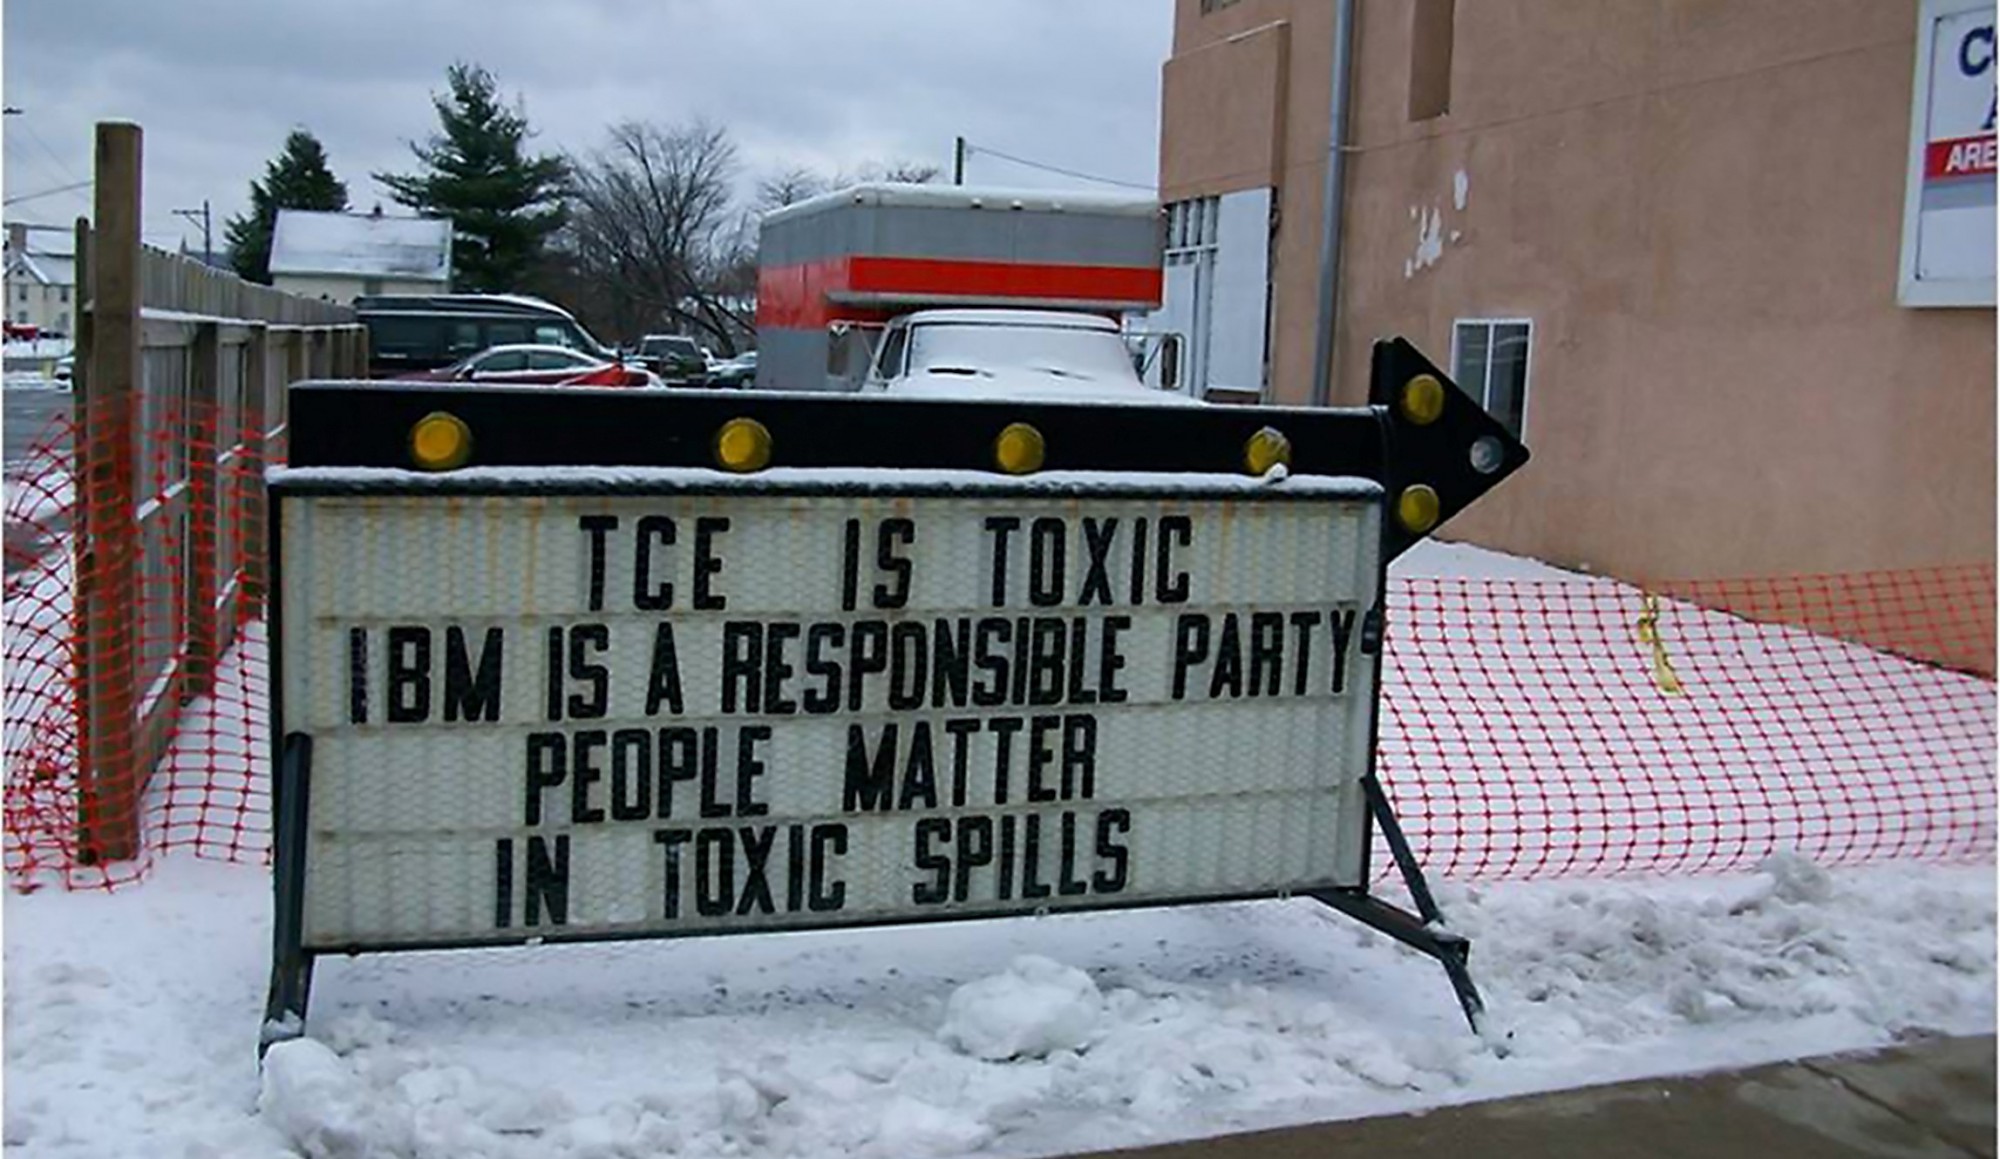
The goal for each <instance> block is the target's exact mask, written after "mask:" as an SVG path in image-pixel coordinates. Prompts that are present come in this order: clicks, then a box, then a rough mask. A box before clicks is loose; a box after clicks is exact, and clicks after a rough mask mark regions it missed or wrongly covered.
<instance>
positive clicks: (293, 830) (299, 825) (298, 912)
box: [257, 732, 313, 1059]
mask: <svg viewBox="0 0 2000 1159" xmlns="http://www.w3.org/2000/svg"><path fill="white" fill-rule="evenodd" d="M311 775H312V738H311V737H309V736H307V735H306V734H305V733H302V732H295V733H291V734H288V735H287V736H286V737H285V741H284V748H283V751H282V752H281V753H280V754H279V758H278V777H277V784H276V785H275V786H273V793H272V809H271V812H272V814H273V815H274V817H275V820H276V822H277V824H276V825H275V830H276V831H275V833H274V834H273V835H272V840H273V844H274V845H275V846H276V847H277V848H276V849H275V850H274V855H275V856H274V859H275V861H276V863H277V864H278V865H302V864H304V859H305V849H304V848H303V846H304V844H305V839H306V788H307V784H308V782H309V781H310V779H311ZM272 881H273V883H274V886H275V889H274V896H273V899H272V901H273V904H272V908H271V941H272V954H271V991H270V996H269V997H268V998H267V999H266V1000H265V1002H264V1028H263V1031H262V1032H261V1033H260V1034H259V1035H258V1036H257V1057H258V1058H259V1059H262V1058H263V1057H264V1052H265V1051H267V1050H269V1049H270V1048H271V1046H272V1045H273V1044H274V1043H279V1042H284V1041H287V1040H289V1039H293V1038H299V1037H302V1036H303V1035H304V1034H305V1032H306V1003H307V1001H308V1000H309V999H310V998H311V996H312V973H313V955H312V953H311V952H310V951H308V950H306V949H305V948H304V946H303V945H301V942H302V940H303V938H304V934H305V894H304V892H303V891H304V888H305V882H304V881H303V879H302V878H301V876H300V875H298V874H292V873H280V872H274V873H273V874H272Z"/></svg>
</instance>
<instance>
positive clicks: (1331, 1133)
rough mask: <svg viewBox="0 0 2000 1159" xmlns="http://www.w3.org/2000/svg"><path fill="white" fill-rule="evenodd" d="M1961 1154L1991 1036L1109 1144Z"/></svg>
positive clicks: (1241, 1157) (1291, 1150)
mask: <svg viewBox="0 0 2000 1159" xmlns="http://www.w3.org/2000/svg"><path fill="white" fill-rule="evenodd" d="M1426 1153H1429V1154H1436V1155H1448V1156H1451V1159H1501V1157H1507V1159H1516V1157H1520V1156H1535V1157H1537V1159H1598V1157H1600V1156H1607V1155H1616V1156H1619V1159H1667V1157H1669V1156H1672V1157H1675V1159H1679V1157H1681V1156H1692V1155H1699V1156H1716V1157H1722V1156H1737V1155H1744V1156H1754V1157H1755V1159H1849V1157H1856V1159H1858V1157H1861V1156H1867V1157H1869V1159H1905V1157H1907V1159H1931V1157H1933V1156H1936V1157H1937V1159H1965V1157H1966V1156H1983V1157H1986V1159H1991V1157H1992V1156H1993V1154H1994V1039H1993V1038H1992V1037H1991V1036H1987V1037H1983V1038H1952V1039H1938V1040H1934V1041H1931V1042H1925V1043H1922V1044H1918V1045H1914V1046H1908V1047H1899V1048H1897V1049H1894V1050H1887V1051H1883V1052H1881V1053H1879V1054H1866V1055H1838V1056H1832V1057H1827V1058H1813V1059H1804V1060H1800V1061H1797V1062H1788V1063H1777V1064H1774V1065H1771V1066H1762V1067H1755V1068H1753V1069H1750V1070H1744V1071H1731V1072H1724V1073H1718V1074H1710V1075H1700V1076H1695V1077H1690V1078H1670V1079H1649V1080H1645V1081H1641V1082H1631V1083H1619V1084H1617V1085H1615V1086H1604V1087H1589V1088H1585V1089H1583V1090H1574V1091H1561V1092H1557V1093H1554V1094H1546V1095H1530V1096H1527V1097H1524V1098H1518V1099H1501V1100H1498V1101H1495V1102H1489V1103H1473V1104H1469V1105H1466V1106H1458V1107H1446V1108H1442V1109H1440V1110H1436V1111H1431V1112H1429V1113H1426V1114H1421V1115H1395V1116H1388V1117H1383V1118H1377V1119H1354V1120H1349V1121H1346V1122H1338V1123H1314V1124H1310V1125H1307V1126H1302V1127H1287V1128H1284V1129H1281V1130H1275V1131H1259V1132H1256V1133H1254V1134H1248V1135H1231V1136H1225V1137H1221V1138H1214V1139H1197V1140H1192V1141H1190V1142H1186V1143H1174V1144H1168V1145H1166V1146H1159V1147H1142V1148H1138V1149H1135V1150H1126V1151H1111V1152H1102V1153H1100V1154H1101V1155H1103V1156H1105V1157H1107V1159H1108V1157H1110V1156H1116V1157H1117V1159H1195V1157H1196V1156H1201V1157H1203V1159H1208V1157H1220V1159H1303V1157H1305V1156H1328V1155H1333V1156H1338V1155H1419V1154H1426Z"/></svg>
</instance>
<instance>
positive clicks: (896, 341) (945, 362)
mask: <svg viewBox="0 0 2000 1159" xmlns="http://www.w3.org/2000/svg"><path fill="white" fill-rule="evenodd" d="M1165 357H1167V358H1168V359H1169V361H1171V357H1172V356H1171V353H1168V354H1167V355H1165ZM1164 385H1166V387H1167V389H1164V390H1162V389H1155V388H1153V387H1150V386H1147V385H1146V384H1145V382H1143V381H1142V380H1141V379H1140V376H1139V366H1138V365H1137V360H1136V359H1135V357H1134V354H1133V351H1132V348H1131V347H1130V346H1129V345H1128V343H1127V341H1126V336H1125V335H1124V334H1123V333H1121V332H1120V330H1119V329H1118V326H1117V324H1116V323H1114V322H1112V321H1110V320H1109V319H1107V318H1103V317H1100V316H1098V315H1095V314H1086V313H1072V312H1067V311H1057V310H1001V309H946V310H918V311H915V312H914V313H909V314H903V315H899V316H897V317H895V318H892V319H890V320H889V321H888V322H887V323H886V324H885V325H884V326H883V328H882V333H881V336H880V338H879V339H878V340H877V342H876V343H875V357H874V360H873V361H872V362H871V364H870V365H869V369H868V374H867V377H866V379H865V380H864V381H863V382H862V385H861V389H862V391H863V392H876V393H886V394H897V395H904V396H916V397H931V398H978V397H998V398H1032V399H1042V400H1047V401H1051V402H1140V403H1163V402H1164V403H1174V402H1186V401H1189V400H1188V399H1187V397H1186V396H1185V395H1181V394H1177V393H1174V392H1173V391H1172V374H1171V373H1169V374H1168V375H1167V376H1166V381H1165V383H1164Z"/></svg>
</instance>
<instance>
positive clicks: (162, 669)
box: [72, 123, 368, 862]
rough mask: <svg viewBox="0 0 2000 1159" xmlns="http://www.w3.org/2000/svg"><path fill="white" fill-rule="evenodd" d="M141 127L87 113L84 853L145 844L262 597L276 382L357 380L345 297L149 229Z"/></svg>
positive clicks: (80, 661)
mask: <svg viewBox="0 0 2000 1159" xmlns="http://www.w3.org/2000/svg"><path fill="white" fill-rule="evenodd" d="M141 144H142V137H141V131H140V129H139V127H138V126H137V125H132V124H125V123H104V124H100V125H98V126H97V142H96V205H95V211H96V222H95V226H94V228H93V226H92V224H91V223H90V222H88V221H85V220H79V221H78V222H77V234H76V244H77V268H78V271H79V274H78V276H79V278H80V279H82V285H81V286H80V287H79V289H80V292H81V294H82V296H83V298H84V303H85V304H84V307H83V310H82V312H81V319H80V325H79V327H78V330H77V358H76V370H75V384H74V389H75V415H74V430H75V447H74V451H75V478H76V502H75V509H74V512H75V513H74V518H75V525H74V543H75V561H76V562H75V575H76V590H75V596H74V605H73V613H72V620H73V624H74V632H75V642H76V643H75V646H76V664H77V672H76V686H75V687H76V713H77V733H78V736H77V742H78V747H79V750H80V751H79V752H78V754H77V756H78V767H77V773H78V778H77V801H78V818H77V850H78V854H79V859H80V860H84V861H87V862H95V861H109V860H125V859H128V858H132V857H134V856H136V855H137V854H138V852H139V840H140V825H139V817H140V810H141V800H142V798H143V796H144V794H145V792H146V788H147V782H148V780H149V778H150V776H151V773H152V770H153V769H154V768H155V767H156V766H157V765H158V764H159V762H160V759H161V757H162V756H163V755H164V753H165V752H166V749H167V746H168V745H169V743H170V742H171V739H172V736H173V729H174V725H175V721H176V718H177V717H178V716H179V714H180V712H181V710H182V708H183V707H185V706H186V705H187V704H188V703H190V702H191V701H193V700H195V699H197V698H199V697H201V696H203V695H206V694H207V693H208V691H209V689H210V687H211V685H212V682H213V679H214V675H215V669H216V664H217V662H218V660H219V659H220V658H221V657H222V656H223V655H225V654H226V653H227V651H228V649H229V648H230V646H231V645H232V644H233V643H234V642H235V640H236V636H237V631H238V627H239V626H240V625H241V624H243V623H245V622H247V621H248V620H249V619H250V618H251V617H253V616H255V615H256V614H257V613H258V612H259V610H260V609H261V603H262V599H263V595H264V584H265V577H264V568H265V554H264V528H265V513H264V494H263V467H264V464H265V463H266V462H268V461H270V460H271V459H272V458H273V457H282V454H283V440H284V435H285V421H286V416H285V387H286V386H287V385H288V384H289V383H291V382H295V381H298V380H300V379H306V378H360V377H365V375H366V369H367V364H368V359H367V348H366V336H365V335H366V332H365V330H363V329H362V327H361V326H360V325H358V324H357V323H356V322H355V319H354V314H353V311H352V310H350V309H348V308H346V307H343V306H337V305H334V304H332V303H330V302H325V301H317V300H313V299H307V298H300V297H297V296H295V295H291V294H286V293H282V292H280V291H277V290H273V289H271V288H269V287H266V286H258V285H253V284H251V283H247V282H244V281H243V280H241V279H239V278H237V277H235V276H234V275H232V274H228V273H224V272H222V271H219V270H215V269H212V268H210V267H208V266H205V265H203V264H201V263H199V262H195V261H191V260H188V259H185V258H180V257H177V256H175V255H172V254H168V253H165V252H163V251H160V250H155V249H149V248H147V247H145V246H144V245H143V244H142V243H141V241H140V232H139V230H140V221H141V220H142V212H141V204H142V199H141V189H140V180H139V175H140V157H141Z"/></svg>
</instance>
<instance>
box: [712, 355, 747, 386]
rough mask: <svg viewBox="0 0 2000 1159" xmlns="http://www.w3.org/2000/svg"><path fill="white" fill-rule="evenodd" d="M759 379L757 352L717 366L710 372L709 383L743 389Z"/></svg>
mask: <svg viewBox="0 0 2000 1159" xmlns="http://www.w3.org/2000/svg"><path fill="white" fill-rule="evenodd" d="M756 381H757V352H756V351H755V350H746V351H744V352H743V353H742V354H739V355H737V356H736V357H734V358H732V359H730V360H729V361H727V362H724V363H722V364H721V365H719V366H717V367H716V368H715V369H714V370H712V371H710V372H709V374H708V385H710V386H712V387H716V388H718V389H727V390H742V389H743V388H745V387H747V386H751V385H753V384H754V383H756Z"/></svg>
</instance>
